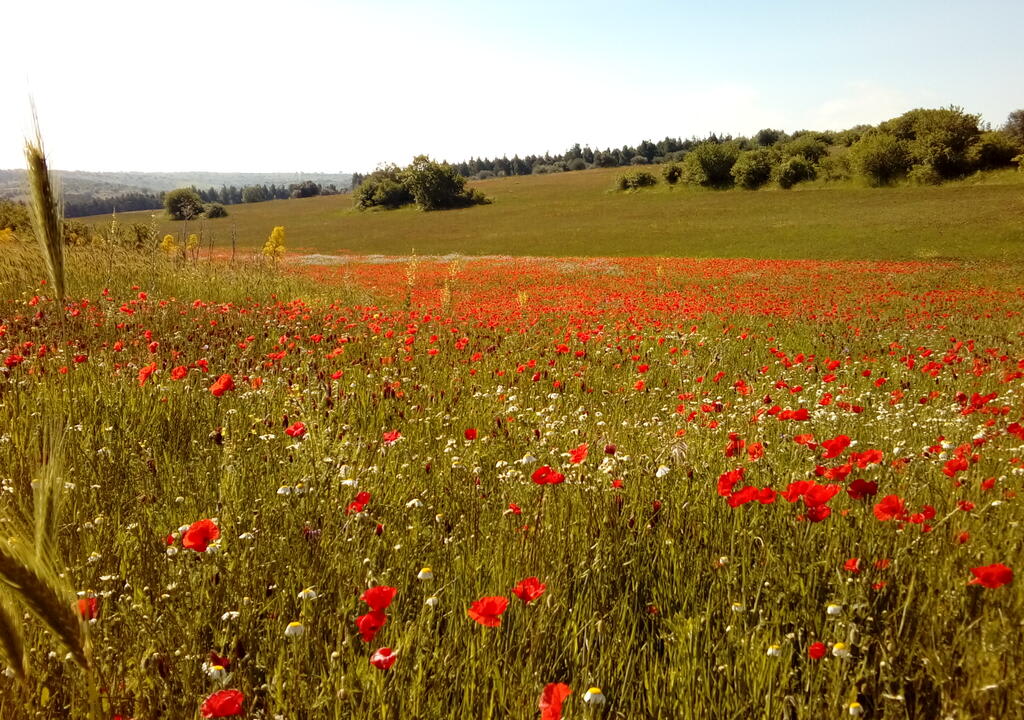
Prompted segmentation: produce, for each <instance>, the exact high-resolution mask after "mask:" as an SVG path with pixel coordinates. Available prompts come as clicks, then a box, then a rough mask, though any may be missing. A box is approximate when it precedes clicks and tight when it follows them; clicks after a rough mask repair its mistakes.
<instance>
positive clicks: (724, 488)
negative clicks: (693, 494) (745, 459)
mask: <svg viewBox="0 0 1024 720" xmlns="http://www.w3.org/2000/svg"><path fill="white" fill-rule="evenodd" d="M746 471H747V469H746V468H736V469H735V470H729V471H728V472H724V473H722V474H721V475H719V476H718V494H719V495H721V496H722V497H729V495H731V494H732V489H733V487H734V486H735V485H736V483H738V482H739V481H740V480H742V479H743V475H744V473H746Z"/></svg>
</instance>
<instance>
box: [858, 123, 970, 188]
mask: <svg viewBox="0 0 1024 720" xmlns="http://www.w3.org/2000/svg"><path fill="white" fill-rule="evenodd" d="M980 119H981V118H980V116H979V115H971V114H970V113H965V112H964V111H963V108H959V107H956V106H954V105H951V106H949V107H948V108H938V109H926V108H918V109H916V110H911V111H909V112H905V113H903V114H902V115H900V116H899V117H897V118H893V119H892V120H886V121H885V122H884V123H882V124H881V125H879V126H878V129H879V130H880V131H882V132H885V133H889V134H891V135H892V136H894V137H895V138H896V139H897V140H901V141H902V142H904V143H905V147H906V151H907V153H908V154H909V156H910V161H911V164H912V165H930V166H931V167H932V168H934V170H935V172H936V173H938V175H939V177H941V178H943V179H948V178H953V177H959V176H961V175H964V174H965V173H967V172H968V171H970V170H971V160H970V149H971V146H973V145H974V144H975V143H976V142H977V141H978V137H979V136H980V135H981V130H979V128H978V121H979V120H980Z"/></svg>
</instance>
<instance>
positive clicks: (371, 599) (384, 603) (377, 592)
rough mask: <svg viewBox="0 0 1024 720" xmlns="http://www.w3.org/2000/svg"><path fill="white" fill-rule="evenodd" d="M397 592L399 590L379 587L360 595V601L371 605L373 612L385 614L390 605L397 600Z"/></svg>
mask: <svg viewBox="0 0 1024 720" xmlns="http://www.w3.org/2000/svg"><path fill="white" fill-rule="evenodd" d="M397 592H398V589H397V588H393V587H388V586H387V585H377V586H375V587H372V588H370V589H369V590H367V591H366V592H364V593H363V594H362V595H360V596H359V599H360V600H362V601H363V602H364V603H366V604H367V605H369V606H370V609H371V610H376V611H378V612H383V611H384V610H387V607H388V605H390V604H391V601H392V600H394V599H395V593H397Z"/></svg>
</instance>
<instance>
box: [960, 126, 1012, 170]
mask: <svg viewBox="0 0 1024 720" xmlns="http://www.w3.org/2000/svg"><path fill="white" fill-rule="evenodd" d="M1020 150H1021V147H1020V145H1019V144H1018V143H1017V142H1015V141H1014V139H1013V138H1012V137H1010V135H1008V134H1007V133H1006V132H1000V131H995V132H986V133H982V134H981V136H980V137H979V138H978V142H976V143H974V145H972V146H971V149H970V151H969V153H968V158H969V161H970V163H971V165H972V166H973V167H974V168H975V169H977V170H994V169H996V168H1001V167H1006V166H1007V165H1010V164H1011V163H1013V158H1014V156H1015V155H1016V154H1017V153H1018V152H1020Z"/></svg>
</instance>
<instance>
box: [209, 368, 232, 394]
mask: <svg viewBox="0 0 1024 720" xmlns="http://www.w3.org/2000/svg"><path fill="white" fill-rule="evenodd" d="M234 389H235V380H234V378H232V377H231V375H229V374H228V373H224V374H223V375H221V376H220V377H219V378H217V379H216V380H214V381H213V385H211V386H210V392H211V393H213V396H214V397H220V396H222V395H223V394H224V393H226V392H227V391H228V390H234Z"/></svg>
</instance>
